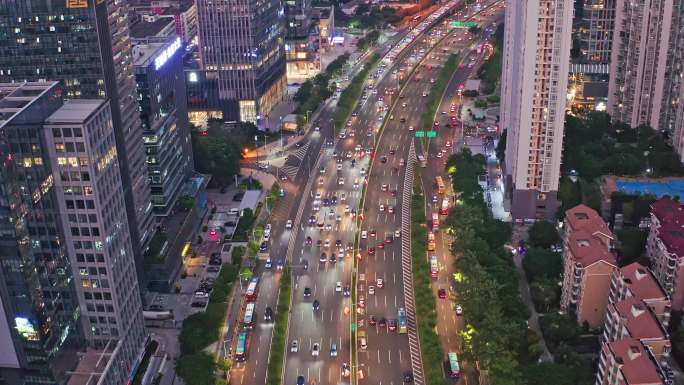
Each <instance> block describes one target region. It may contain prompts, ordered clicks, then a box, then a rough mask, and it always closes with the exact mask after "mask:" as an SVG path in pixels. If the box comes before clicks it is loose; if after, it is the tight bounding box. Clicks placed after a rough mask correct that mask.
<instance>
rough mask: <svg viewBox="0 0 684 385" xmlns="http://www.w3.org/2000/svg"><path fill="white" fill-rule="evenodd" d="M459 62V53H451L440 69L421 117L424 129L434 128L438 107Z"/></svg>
mask: <svg viewBox="0 0 684 385" xmlns="http://www.w3.org/2000/svg"><path fill="white" fill-rule="evenodd" d="M458 62H459V55H458V54H455V53H454V54H451V55H449V59H447V61H446V63H444V67H442V69H441V70H440V71H439V77H438V78H437V80H436V81H435V83H434V85H433V87H432V90H431V91H430V95H429V97H428V101H427V104H426V108H425V111H423V114H422V115H421V117H420V124H421V125H422V129H423V130H425V131H430V130H432V129H433V127H432V125H433V124H434V120H435V115H436V114H437V109H438V108H439V105H440V104H441V103H442V98H443V97H444V92H445V91H446V89H447V86H448V85H449V83H450V82H451V78H452V76H453V75H454V72H455V71H456V69H457V68H458Z"/></svg>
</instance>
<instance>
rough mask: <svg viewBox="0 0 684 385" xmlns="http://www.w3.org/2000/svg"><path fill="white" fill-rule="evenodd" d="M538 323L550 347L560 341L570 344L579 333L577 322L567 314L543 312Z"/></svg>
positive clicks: (558, 343)
mask: <svg viewBox="0 0 684 385" xmlns="http://www.w3.org/2000/svg"><path fill="white" fill-rule="evenodd" d="M540 325H541V329H542V332H543V333H544V338H545V339H546V342H547V343H548V344H549V345H550V346H552V347H557V346H559V345H560V344H561V343H564V344H572V343H574V342H575V341H576V340H577V337H579V335H580V333H581V328H580V327H579V326H578V325H577V322H576V321H575V320H574V319H572V318H570V316H569V315H567V314H558V313H548V314H545V315H544V317H541V318H540Z"/></svg>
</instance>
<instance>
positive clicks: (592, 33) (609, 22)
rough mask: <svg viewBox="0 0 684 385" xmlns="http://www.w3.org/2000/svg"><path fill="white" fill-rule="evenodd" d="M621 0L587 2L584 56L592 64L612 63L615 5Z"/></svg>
mask: <svg viewBox="0 0 684 385" xmlns="http://www.w3.org/2000/svg"><path fill="white" fill-rule="evenodd" d="M619 1H620V0H586V1H585V2H584V26H583V27H584V30H583V33H582V50H583V52H582V55H583V56H584V59H585V60H586V61H587V62H588V63H591V64H608V63H610V51H611V46H612V43H613V30H614V28H615V3H616V2H619Z"/></svg>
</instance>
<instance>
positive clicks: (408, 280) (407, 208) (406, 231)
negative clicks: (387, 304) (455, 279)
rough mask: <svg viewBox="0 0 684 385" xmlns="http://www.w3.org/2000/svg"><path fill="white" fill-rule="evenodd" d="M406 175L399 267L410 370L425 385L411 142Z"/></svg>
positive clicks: (413, 158) (414, 159)
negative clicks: (418, 313) (416, 284)
mask: <svg viewBox="0 0 684 385" xmlns="http://www.w3.org/2000/svg"><path fill="white" fill-rule="evenodd" d="M406 164H407V167H406V174H405V175H404V189H403V192H402V205H401V232H402V237H401V267H402V269H401V270H402V276H403V279H404V302H405V303H406V315H407V319H408V322H407V323H408V340H409V352H410V353H411V369H412V371H413V379H414V381H415V384H416V385H423V384H425V377H424V375H423V359H422V356H421V352H420V341H419V340H418V331H417V330H416V325H417V323H416V306H415V301H414V293H413V273H412V270H413V264H412V260H411V258H412V255H411V193H412V190H413V172H414V169H415V166H416V149H415V144H414V141H411V148H409V156H408V161H407V162H406Z"/></svg>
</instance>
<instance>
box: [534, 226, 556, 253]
mask: <svg viewBox="0 0 684 385" xmlns="http://www.w3.org/2000/svg"><path fill="white" fill-rule="evenodd" d="M527 235H528V241H529V243H530V246H532V247H541V248H545V249H546V248H549V247H551V246H553V245H555V244H558V243H560V236H559V235H558V230H556V226H555V225H554V224H553V223H551V222H548V221H537V222H534V224H533V225H532V227H530V229H529V230H528V231H527Z"/></svg>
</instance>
